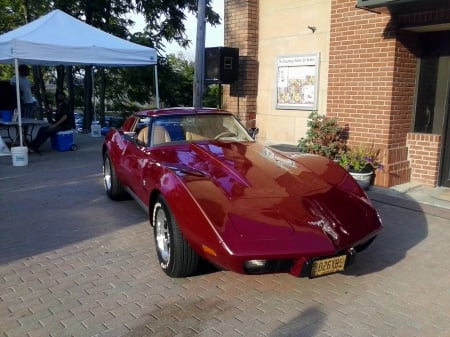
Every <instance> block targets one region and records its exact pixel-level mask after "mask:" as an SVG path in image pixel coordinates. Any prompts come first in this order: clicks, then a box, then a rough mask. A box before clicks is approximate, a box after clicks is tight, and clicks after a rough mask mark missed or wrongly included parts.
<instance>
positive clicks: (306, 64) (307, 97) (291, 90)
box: [276, 53, 320, 110]
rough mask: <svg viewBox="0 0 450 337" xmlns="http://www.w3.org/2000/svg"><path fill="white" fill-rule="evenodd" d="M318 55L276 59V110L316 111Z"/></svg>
mask: <svg viewBox="0 0 450 337" xmlns="http://www.w3.org/2000/svg"><path fill="white" fill-rule="evenodd" d="M319 59H320V55H319V53H316V54H303V55H294V56H280V57H278V59H277V102H276V108H277V109H298V110H317V92H318V90H317V89H318V78H319V76H318V75H319Z"/></svg>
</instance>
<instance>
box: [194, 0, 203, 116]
mask: <svg viewBox="0 0 450 337" xmlns="http://www.w3.org/2000/svg"><path fill="white" fill-rule="evenodd" d="M197 6H198V10H197V43H196V46H195V70H194V102H193V104H194V108H197V109H198V108H201V107H202V100H203V86H204V77H205V76H204V71H205V11H206V1H205V0H198V1H197Z"/></svg>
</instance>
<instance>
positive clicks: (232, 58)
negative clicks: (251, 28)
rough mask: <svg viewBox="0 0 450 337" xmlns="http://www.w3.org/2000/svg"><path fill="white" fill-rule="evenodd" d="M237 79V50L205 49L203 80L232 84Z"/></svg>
mask: <svg viewBox="0 0 450 337" xmlns="http://www.w3.org/2000/svg"><path fill="white" fill-rule="evenodd" d="M238 77H239V48H229V47H214V48H205V80H206V81H208V82H212V83H223V84H232V83H234V82H236V81H237V80H238Z"/></svg>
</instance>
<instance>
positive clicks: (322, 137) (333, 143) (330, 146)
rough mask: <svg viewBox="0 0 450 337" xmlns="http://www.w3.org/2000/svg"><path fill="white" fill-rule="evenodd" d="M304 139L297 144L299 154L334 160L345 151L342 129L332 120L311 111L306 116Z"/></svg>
mask: <svg viewBox="0 0 450 337" xmlns="http://www.w3.org/2000/svg"><path fill="white" fill-rule="evenodd" d="M307 126H308V131H307V132H306V137H302V138H301V139H300V140H299V142H298V148H299V150H300V152H304V153H313V154H318V155H321V156H324V157H327V158H329V159H332V160H333V159H335V158H336V156H338V155H339V154H340V153H343V152H345V150H346V145H345V143H346V140H345V138H344V132H343V129H342V127H340V126H339V125H338V123H337V120H336V119H334V118H327V117H325V116H322V115H319V114H318V113H317V111H313V112H311V113H310V114H309V116H308V123H307Z"/></svg>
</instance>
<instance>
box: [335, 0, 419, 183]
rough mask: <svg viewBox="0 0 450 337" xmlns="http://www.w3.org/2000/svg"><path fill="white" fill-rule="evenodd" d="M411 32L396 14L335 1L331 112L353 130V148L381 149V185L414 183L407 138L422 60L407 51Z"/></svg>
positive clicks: (347, 1) (379, 180)
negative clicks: (394, 20) (400, 28)
mask: <svg viewBox="0 0 450 337" xmlns="http://www.w3.org/2000/svg"><path fill="white" fill-rule="evenodd" d="M405 41H407V42H408V43H409V44H414V43H415V41H414V39H413V38H412V36H411V34H408V33H406V32H405V33H402V37H401V38H399V33H398V32H396V31H395V29H394V28H393V25H392V24H391V16H390V15H389V14H388V13H386V14H384V13H383V14H378V13H373V12H369V11H365V10H362V9H358V8H355V1H353V0H332V5H331V30H330V67H329V77H328V78H329V82H328V101H327V107H328V111H327V114H328V115H329V116H332V117H337V118H338V120H339V122H340V124H342V125H344V126H346V127H348V129H349V144H358V143H373V144H374V145H375V146H376V147H379V148H381V150H382V151H381V161H382V162H383V164H384V170H383V171H381V172H378V173H377V177H376V180H375V184H377V185H381V186H392V185H395V184H400V183H404V182H407V181H409V178H410V169H409V163H408V151H407V148H406V134H407V132H409V131H411V112H412V102H413V95H414V83H415V82H414V81H415V75H416V64H417V62H416V58H415V56H414V55H413V54H412V53H411V52H410V50H409V49H408V48H407V47H406V43H405Z"/></svg>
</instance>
